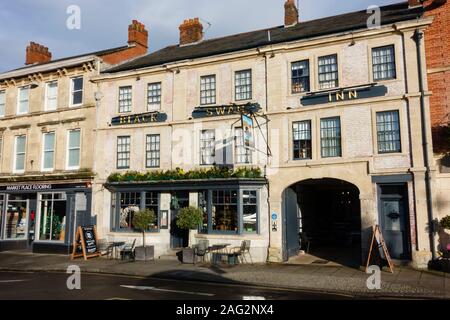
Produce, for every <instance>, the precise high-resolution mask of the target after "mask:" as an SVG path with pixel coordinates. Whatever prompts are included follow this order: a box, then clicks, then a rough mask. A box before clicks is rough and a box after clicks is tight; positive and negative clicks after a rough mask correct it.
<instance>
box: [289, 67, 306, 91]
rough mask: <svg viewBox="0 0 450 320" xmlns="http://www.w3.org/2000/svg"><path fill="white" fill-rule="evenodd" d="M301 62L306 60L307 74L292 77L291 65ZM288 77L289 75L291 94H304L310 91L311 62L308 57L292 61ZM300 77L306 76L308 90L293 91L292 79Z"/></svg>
mask: <svg viewBox="0 0 450 320" xmlns="http://www.w3.org/2000/svg"><path fill="white" fill-rule="evenodd" d="M303 62H307V64H308V75H307V76H297V77H294V75H293V71H294V70H293V67H294V65H295V64H300V63H303ZM290 77H291V94H304V93H308V92H311V62H310V59H303V60H297V61H292V62H291V65H290ZM302 78H307V79H308V90H300V91H295V90H294V79H302Z"/></svg>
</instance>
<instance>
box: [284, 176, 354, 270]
mask: <svg viewBox="0 0 450 320" xmlns="http://www.w3.org/2000/svg"><path fill="white" fill-rule="evenodd" d="M283 201H284V206H283V207H284V226H285V228H284V230H285V234H284V237H283V239H284V241H283V242H284V256H285V259H288V258H290V257H293V256H297V255H298V252H299V250H300V249H301V250H304V251H306V253H307V254H308V255H310V260H309V261H312V263H314V259H315V260H316V261H320V262H323V261H333V262H337V263H340V264H345V265H352V266H354V265H360V263H361V204H360V199H359V189H358V188H357V187H356V186H355V185H353V184H351V183H349V182H346V181H343V180H337V179H330V178H325V179H310V180H304V181H301V182H298V183H295V184H293V185H291V186H290V187H288V188H287V189H286V190H285V191H284V194H283Z"/></svg>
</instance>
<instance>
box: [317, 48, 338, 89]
mask: <svg viewBox="0 0 450 320" xmlns="http://www.w3.org/2000/svg"><path fill="white" fill-rule="evenodd" d="M329 57H336V71H332V72H333V73H334V72H335V73H336V79H335V80H326V81H320V75H321V74H327V73H321V72H320V67H322V66H321V65H320V60H321V59H325V58H329ZM326 66H331V64H328V65H326ZM339 70H340V68H339V55H338V54H337V53H331V54H327V55H323V56H319V57H317V85H318V88H319V90H332V89H336V88H339V83H340V74H339ZM330 81H335V83H336V85H335V86H334V87H326V88H324V87H323V86H322V84H323V83H325V82H330Z"/></svg>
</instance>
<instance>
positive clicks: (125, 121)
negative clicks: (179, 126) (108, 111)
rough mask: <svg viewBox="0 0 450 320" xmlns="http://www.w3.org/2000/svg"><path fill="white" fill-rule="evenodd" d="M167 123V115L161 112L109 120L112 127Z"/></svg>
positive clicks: (123, 116)
mask: <svg viewBox="0 0 450 320" xmlns="http://www.w3.org/2000/svg"><path fill="white" fill-rule="evenodd" d="M165 121H167V114H165V113H161V112H147V113H141V114H130V115H121V116H118V117H115V118H112V119H111V125H112V126H126V125H137V124H144V123H157V122H165Z"/></svg>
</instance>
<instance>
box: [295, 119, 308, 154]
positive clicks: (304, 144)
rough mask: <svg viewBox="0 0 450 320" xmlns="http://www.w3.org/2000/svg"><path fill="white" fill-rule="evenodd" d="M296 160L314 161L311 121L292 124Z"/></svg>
mask: <svg viewBox="0 0 450 320" xmlns="http://www.w3.org/2000/svg"><path fill="white" fill-rule="evenodd" d="M292 135H293V147H294V160H304V159H312V143H311V121H309V120H307V121H300V122H294V123H293V124H292Z"/></svg>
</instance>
